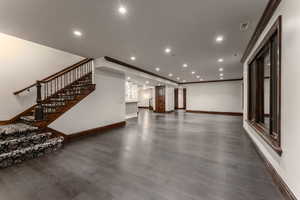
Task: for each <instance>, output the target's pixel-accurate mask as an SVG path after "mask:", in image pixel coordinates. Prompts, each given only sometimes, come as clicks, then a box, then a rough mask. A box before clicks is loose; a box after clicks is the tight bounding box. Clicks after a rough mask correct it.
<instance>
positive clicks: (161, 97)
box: [155, 86, 166, 113]
mask: <svg viewBox="0 0 300 200" xmlns="http://www.w3.org/2000/svg"><path fill="white" fill-rule="evenodd" d="M165 92H166V89H165V86H156V87H155V107H156V108H155V111H156V112H161V113H164V112H165V110H166V109H165V107H166V105H165Z"/></svg>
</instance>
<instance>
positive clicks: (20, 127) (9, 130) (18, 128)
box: [0, 123, 38, 135]
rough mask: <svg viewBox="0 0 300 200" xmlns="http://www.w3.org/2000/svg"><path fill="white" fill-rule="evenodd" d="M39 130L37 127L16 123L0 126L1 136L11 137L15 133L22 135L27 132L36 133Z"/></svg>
mask: <svg viewBox="0 0 300 200" xmlns="http://www.w3.org/2000/svg"><path fill="white" fill-rule="evenodd" d="M37 129H38V128H37V127H35V126H30V125H27V124H24V123H16V124H9V125H3V126H0V135H9V134H13V133H16V132H18V133H20V132H26V131H35V130H37Z"/></svg>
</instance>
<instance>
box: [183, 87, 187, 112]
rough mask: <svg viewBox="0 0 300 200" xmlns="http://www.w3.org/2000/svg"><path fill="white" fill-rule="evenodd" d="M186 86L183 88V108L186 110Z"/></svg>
mask: <svg viewBox="0 0 300 200" xmlns="http://www.w3.org/2000/svg"><path fill="white" fill-rule="evenodd" d="M186 92H187V91H186V88H183V109H184V110H186Z"/></svg>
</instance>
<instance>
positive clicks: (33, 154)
mask: <svg viewBox="0 0 300 200" xmlns="http://www.w3.org/2000/svg"><path fill="white" fill-rule="evenodd" d="M63 141H64V139H63V137H56V138H52V139H48V140H47V141H46V142H44V143H41V144H36V145H34V146H31V147H26V148H23V149H18V150H14V151H11V152H8V153H3V154H0V168H5V167H9V166H11V165H13V164H18V163H21V162H23V161H25V160H29V159H33V158H37V157H40V156H42V155H44V154H48V153H50V152H53V151H56V150H57V149H59V148H60V147H61V146H62V143H63Z"/></svg>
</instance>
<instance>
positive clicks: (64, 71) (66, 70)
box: [13, 58, 93, 95]
mask: <svg viewBox="0 0 300 200" xmlns="http://www.w3.org/2000/svg"><path fill="white" fill-rule="evenodd" d="M92 60H93V59H92V58H85V59H83V60H82V61H80V62H78V63H76V64H74V65H72V66H70V67H67V68H65V69H63V70H61V71H59V72H57V73H55V74H53V75H51V76H48V77H46V78H44V79H42V80H41V81H42V82H43V81H47V80H49V79H51V78H53V77H56V76H59V75H60V74H64V73H66V72H69V71H71V70H73V69H75V68H77V67H79V66H81V65H84V64H87V63H89V62H91V61H92ZM36 85H37V82H36V83H33V84H32V85H29V86H28V87H26V88H23V89H21V90H18V91H16V92H14V93H13V94H14V95H18V94H21V93H22V92H25V91H29V90H30V89H31V88H33V87H35V86H36Z"/></svg>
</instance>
